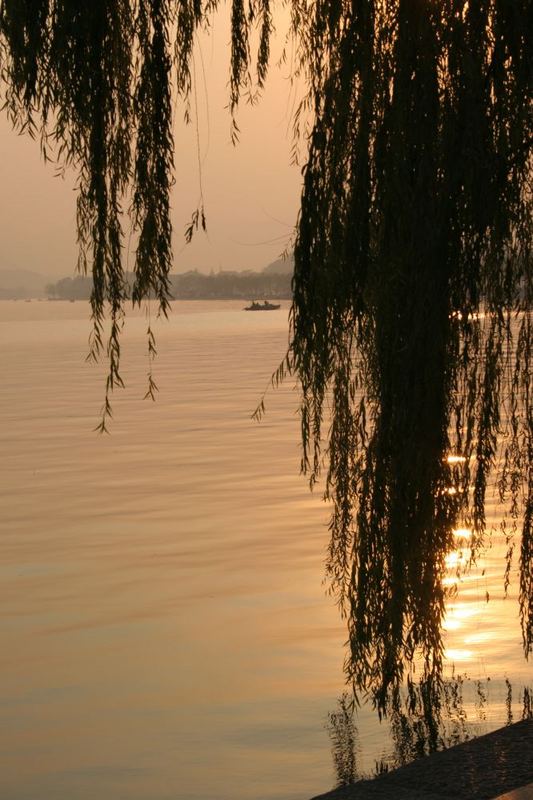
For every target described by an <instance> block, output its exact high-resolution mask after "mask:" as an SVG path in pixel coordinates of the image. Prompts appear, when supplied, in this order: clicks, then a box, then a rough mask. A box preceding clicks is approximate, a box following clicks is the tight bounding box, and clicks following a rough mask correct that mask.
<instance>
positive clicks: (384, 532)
mask: <svg viewBox="0 0 533 800" xmlns="http://www.w3.org/2000/svg"><path fill="white" fill-rule="evenodd" d="M528 7H529V4H528V3H525V2H524V3H523V2H520V1H519V2H513V3H510V2H500V1H498V0H477V1H476V2H470V3H466V2H462V1H461V2H458V0H446V1H445V2H440V1H439V2H431V0H397V2H379V1H378V0H375V2H374V1H373V0H368V1H367V2H353V3H348V2H346V3H337V2H331V3H324V4H322V3H321V4H310V6H309V7H308V8H307V9H301V8H300V10H299V14H298V18H299V19H300V20H301V19H304V18H307V19H308V20H309V21H308V24H307V29H306V40H305V43H304V45H305V53H304V66H305V67H306V68H307V70H308V74H309V75H310V82H311V97H312V101H313V106H314V112H315V121H314V128H313V131H312V135H311V138H310V145H309V157H308V162H307V165H306V169H305V176H304V189H303V195H302V205H301V216H300V220H299V227H298V236H297V242H296V251H295V264H296V268H295V276H294V304H293V312H292V326H293V338H292V349H291V353H290V354H289V357H290V359H292V365H293V367H294V369H295V370H296V372H297V374H298V377H299V379H300V381H301V385H302V390H303V402H302V430H303V442H304V467H305V468H306V469H308V470H310V471H311V476H312V479H314V477H315V475H316V474H317V473H318V472H319V471H320V468H321V465H322V458H323V453H324V452H325V457H326V461H327V491H328V494H329V496H330V497H331V499H332V500H333V509H334V510H333V515H332V520H331V543H330V550H329V560H328V572H329V574H330V577H331V580H332V583H333V588H334V590H335V591H336V593H337V596H338V599H339V602H340V603H341V605H342V607H343V608H344V610H345V611H346V614H347V618H348V624H349V637H350V653H349V657H348V659H347V671H348V674H349V676H350V677H351V678H352V679H353V682H354V685H355V687H356V689H357V690H358V691H363V692H364V691H368V692H370V693H371V695H372V696H373V698H374V701H375V703H376V704H377V706H378V708H379V709H381V710H385V709H386V708H387V703H388V700H389V699H390V698H391V697H394V695H395V693H396V692H397V689H398V687H399V686H400V684H401V681H402V679H403V678H404V673H405V671H406V669H408V665H410V664H411V663H412V661H413V659H414V658H415V655H416V654H417V653H418V654H419V655H421V656H422V660H423V669H422V672H423V677H424V679H425V680H431V679H432V678H435V679H437V680H438V679H439V677H440V675H441V673H442V658H443V645H442V638H441V624H442V620H443V615H444V603H445V593H444V589H443V583H442V578H443V575H444V572H445V563H444V560H445V556H446V554H447V553H448V552H449V551H450V549H451V548H452V531H453V526H454V524H457V520H459V519H461V518H463V519H465V520H466V523H467V524H469V525H470V526H471V527H472V529H473V532H474V549H475V548H476V546H477V545H479V543H480V541H481V538H482V536H483V532H484V529H485V514H484V508H485V498H486V490H487V486H488V482H489V476H490V474H491V472H492V470H493V469H494V467H495V466H498V464H499V467H500V483H499V485H500V492H501V495H502V499H503V500H505V499H507V501H508V503H509V506H510V509H509V510H510V513H511V517H512V518H514V519H518V518H520V517H521V523H522V539H521V555H520V609H521V616H522V628H523V636H524V648H525V651H526V655H527V654H528V653H529V652H530V650H531V644H532V636H533V630H532V622H533V614H532V611H533V608H532V603H533V598H532V589H533V586H532V581H533V575H532V570H533V533H532V513H533V505H532V502H533V497H532V488H533V474H532V466H533V465H532V456H533V410H532V404H531V399H532V398H531V390H532V387H531V368H532V358H531V356H532V329H531V301H532V297H533V285H532V275H531V252H530V247H531V195H530V192H531V183H530V179H531V173H530V170H531V134H532V128H531V116H530V114H531V52H532V50H531V42H528V40H527V37H528V32H530V31H531V25H528ZM318 67H319V68H318ZM504 420H509V422H508V424H507V429H506V430H503V422H504ZM326 421H327V423H328V424H329V425H330V427H329V429H328V430H327V431H325V430H324V426H325V422H326ZM502 440H503V451H502V450H501V449H500V443H501V442H502ZM449 454H456V455H459V456H460V457H461V458H462V459H463V460H462V461H459V463H458V464H457V463H456V464H455V465H454V464H453V463H449V461H448V459H447V456H448V455H449ZM406 665H407V666H406Z"/></svg>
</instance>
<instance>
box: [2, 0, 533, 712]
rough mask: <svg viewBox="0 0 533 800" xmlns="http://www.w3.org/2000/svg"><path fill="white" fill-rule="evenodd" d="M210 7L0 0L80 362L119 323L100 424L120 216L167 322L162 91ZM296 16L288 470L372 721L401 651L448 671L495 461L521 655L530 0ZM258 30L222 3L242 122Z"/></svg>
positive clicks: (436, 670)
mask: <svg viewBox="0 0 533 800" xmlns="http://www.w3.org/2000/svg"><path fill="white" fill-rule="evenodd" d="M216 5H217V3H216V0H207V2H205V1H204V2H202V0H182V1H180V2H173V1H172V0H95V2H92V3H87V4H83V3H75V2H73V0H24V1H23V2H21V1H20V0H0V69H1V77H2V86H3V92H4V95H5V107H6V109H7V112H8V114H9V116H10V118H11V120H12V121H13V123H14V124H15V126H16V127H18V128H19V129H27V130H28V131H29V132H30V133H31V134H33V135H34V136H35V135H40V137H41V142H42V147H43V150H45V151H46V149H47V147H48V145H49V144H50V143H52V144H53V146H54V147H55V150H56V153H57V155H58V157H59V158H60V160H62V161H63V162H65V163H66V164H67V165H72V166H74V167H75V168H76V170H77V173H78V176H79V177H78V237H79V242H80V268H81V269H82V271H85V270H87V269H89V268H90V269H91V271H92V274H93V279H94V290H93V296H92V301H91V302H92V309H93V318H94V323H95V329H94V330H95V335H94V341H93V352H94V353H95V355H96V354H98V352H99V351H100V350H101V348H102V347H103V344H104V343H103V327H102V325H103V319H104V310H105V305H106V303H107V304H109V307H110V316H111V334H110V337H109V339H108V342H107V353H108V357H109V364H110V371H109V378H108V393H107V398H106V412H108V411H109V405H108V403H109V401H108V397H109V392H110V391H111V390H112V389H113V387H114V386H115V385H116V384H117V383H120V373H119V358H120V345H119V333H120V328H121V325H122V319H123V309H124V303H125V299H126V294H127V292H126V285H125V277H124V270H123V258H122V249H123V230H122V219H123V214H122V212H123V205H124V203H125V202H126V200H125V198H130V209H129V210H130V214H131V219H132V224H133V228H134V232H135V234H136V238H137V241H138V246H137V250H136V259H135V285H134V288H133V300H134V301H135V302H140V301H141V300H142V298H143V297H146V296H148V295H155V296H157V297H158V298H159V301H160V305H161V309H162V311H163V312H166V310H167V307H168V299H169V295H168V288H169V284H168V272H169V269H170V266H171V259H172V255H171V222H170V203H169V192H170V189H171V186H172V183H173V163H174V157H175V152H174V140H173V133H172V124H173V114H172V102H173V91H174V89H173V87H175V92H176V94H178V95H181V96H182V97H183V98H184V99H185V101H186V100H187V97H188V94H189V92H190V90H191V81H192V78H191V74H192V73H191V70H190V64H191V59H192V52H193V45H194V39H195V35H196V31H197V29H198V27H199V26H207V25H208V23H209V18H210V15H211V13H213V12H214V11H215V9H216ZM289 6H290V10H291V14H292V34H293V36H294V37H295V40H296V48H297V52H298V55H299V58H298V59H297V60H296V64H297V66H296V71H297V72H298V74H299V75H300V76H303V77H304V78H305V80H306V81H307V88H308V94H307V96H306V102H307V103H308V104H309V105H310V107H311V110H312V129H311V134H310V137H309V142H308V146H309V151H308V159H307V163H306V166H305V169H304V184H303V191H302V203H301V213H300V217H299V221H298V228H297V237H296V248H295V275H294V302H293V307H292V312H291V345H290V350H289V354H288V358H287V362H286V363H287V365H288V367H289V368H290V369H292V370H293V371H294V372H295V373H296V375H297V377H298V379H299V381H300V383H301V389H302V406H301V412H302V434H303V446H304V450H303V465H304V468H305V469H307V470H309V471H310V473H311V479H312V480H314V479H315V477H316V476H317V475H318V472H319V471H320V468H321V466H322V465H323V463H324V462H325V463H326V465H327V467H326V474H327V492H328V494H329V496H330V497H331V499H332V501H333V514H332V519H331V543H330V549H329V558H328V573H329V575H330V578H331V581H332V586H333V589H334V591H335V592H336V594H337V597H338V599H339V602H340V604H341V606H342V607H343V609H344V610H345V612H346V614H347V619H348V624H349V633H350V654H349V657H348V659H347V670H348V674H349V676H350V677H351V679H352V680H353V683H354V686H355V688H356V690H357V691H358V692H362V693H365V692H368V693H370V694H371V696H372V697H373V699H374V701H375V703H376V705H377V706H378V708H379V709H380V710H385V709H386V708H387V704H388V701H389V699H390V698H391V697H393V696H394V695H395V693H397V691H398V688H399V686H400V684H401V682H402V680H403V678H404V675H405V671H406V669H407V670H409V664H410V663H411V662H412V660H413V658H414V656H415V654H416V653H417V652H419V653H420V654H421V656H422V659H423V664H424V666H423V677H424V679H426V680H432V679H433V678H436V679H437V680H438V678H439V676H440V675H441V671H442V657H443V645H442V637H441V623H442V619H443V614H444V602H445V595H444V589H443V585H442V578H443V574H444V570H445V556H446V554H447V553H448V552H449V550H450V549H451V546H452V529H453V526H454V524H456V522H457V520H458V519H461V520H463V521H465V523H468V524H469V525H470V526H471V527H472V529H473V531H474V534H475V540H474V547H475V546H476V545H478V544H479V543H480V541H481V538H482V536H483V532H484V528H485V514H484V508H485V496H486V491H487V486H488V483H489V477H490V475H491V473H492V470H493V469H494V467H495V466H498V465H499V488H500V493H501V496H502V499H507V501H508V504H509V511H510V516H511V519H512V520H514V521H515V522H516V524H517V525H518V526H521V529H522V530H521V532H522V537H521V553H520V609H521V618H522V627H523V633H524V646H525V651H526V655H527V653H528V652H529V651H530V650H531V644H532V637H533V631H532V619H533V592H532V589H533V587H532V581H533V577H532V567H533V533H532V516H533V498H532V486H533V411H532V404H531V392H532V387H531V362H532V344H533V343H532V328H531V325H532V323H531V301H532V278H531V253H530V248H531V207H530V204H531V135H532V129H531V53H532V48H531V43H530V41H528V36H529V35H530V31H531V30H532V29H533V26H532V25H531V19H530V4H529V3H528V2H526V0H512V1H511V0H471V2H466V0H438V1H437V0H351V1H350V2H348V1H347V0H324V1H323V0H321V1H320V2H316V1H315V2H311V0H291V2H290V3H289ZM274 18H275V16H274V12H273V9H272V8H271V3H270V2H269V0H252V2H249V3H245V2H244V0H233V2H232V8H231V37H232V41H231V59H230V61H231V64H230V71H229V96H230V103H229V104H230V108H231V110H232V112H234V111H235V109H236V106H237V103H238V99H239V95H240V93H241V92H242V91H243V90H248V89H250V86H251V83H252V78H251V63H250V62H251V51H252V49H253V48H252V47H251V44H250V33H251V29H252V28H253V27H254V26H258V28H259V37H258V38H259V44H258V61H257V68H256V72H257V82H258V85H259V86H262V84H263V82H264V80H265V76H266V69H267V65H268V60H269V41H270V36H271V32H272V29H273V19H274ZM235 131H236V128H234V132H235ZM195 219H196V225H197V224H198V220H200V219H202V220H203V209H200V210H198V212H197V213H196V216H194V215H193V227H194V220H195ZM191 232H192V229H191ZM150 341H151V340H150ZM504 420H509V422H508V423H506V429H505V430H504V429H503V425H504ZM104 422H105V420H104ZM502 442H503V445H502V444H501V443H502ZM502 448H503V449H502ZM450 453H454V454H459V455H460V456H461V458H462V459H463V460H462V461H460V462H458V463H450V462H449V461H448V460H447V455H448V454H450Z"/></svg>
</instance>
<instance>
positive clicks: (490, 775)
mask: <svg viewBox="0 0 533 800" xmlns="http://www.w3.org/2000/svg"><path fill="white" fill-rule="evenodd" d="M531 783H533V719H526V720H521V721H520V722H515V723H513V724H512V725H508V726H506V727H504V728H499V729H498V730H496V731H492V733H487V734H484V735H483V736H478V737H476V738H475V739H471V740H469V741H467V742H463V743H462V744H458V745H455V746H454V747H450V748H448V749H447V750H441V751H439V752H437V753H432V754H431V755H429V756H426V757H424V758H420V759H417V760H416V761H412V762H411V763H410V764H406V765H405V766H403V767H398V769H395V770H393V771H392V772H388V773H385V774H384V775H380V776H378V777H376V778H373V779H370V780H360V781H356V782H355V783H353V784H351V785H349V786H343V787H340V788H338V789H334V790H333V791H330V792H326V793H324V794H320V795H316V796H315V797H313V798H311V800H493V799H496V798H498V797H499V796H500V795H502V794H505V793H506V792H511V791H513V790H515V789H520V788H522V787H527V785H528V784H531ZM502 800H503V798H502Z"/></svg>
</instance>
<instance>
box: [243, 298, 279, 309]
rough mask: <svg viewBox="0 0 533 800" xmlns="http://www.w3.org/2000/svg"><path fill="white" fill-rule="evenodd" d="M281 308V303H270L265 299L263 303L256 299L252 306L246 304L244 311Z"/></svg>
mask: <svg viewBox="0 0 533 800" xmlns="http://www.w3.org/2000/svg"><path fill="white" fill-rule="evenodd" d="M278 308H280V303H278V304H277V305H276V303H269V302H268V300H263V302H262V303H257V302H256V301H255V300H254V301H253V302H252V305H251V306H246V308H245V309H244V311H275V310H276V309H278Z"/></svg>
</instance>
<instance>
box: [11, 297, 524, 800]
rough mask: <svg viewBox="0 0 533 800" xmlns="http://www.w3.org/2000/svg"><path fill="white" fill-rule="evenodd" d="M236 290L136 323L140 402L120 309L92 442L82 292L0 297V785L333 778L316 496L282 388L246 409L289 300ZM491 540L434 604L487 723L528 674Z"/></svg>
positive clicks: (222, 799) (338, 637)
mask: <svg viewBox="0 0 533 800" xmlns="http://www.w3.org/2000/svg"><path fill="white" fill-rule="evenodd" d="M244 305H245V303H239V302H233V301H227V302H217V301H211V302H203V301H190V302H176V303H174V304H173V313H172V315H171V317H170V319H169V320H168V321H166V322H164V321H163V322H155V324H154V328H155V331H156V336H157V346H158V351H159V355H158V358H157V359H156V361H155V364H154V377H155V380H156V382H157V384H158V386H159V389H160V391H159V393H158V396H157V402H156V403H152V402H151V401H147V400H144V401H143V399H142V398H143V395H144V394H145V392H146V381H147V379H146V374H147V369H148V361H147V354H146V339H145V330H146V327H147V320H146V316H145V314H144V313H143V312H139V311H137V312H135V313H134V314H132V315H129V316H128V318H127V321H126V327H125V330H124V334H123V377H124V380H125V382H126V388H125V389H124V390H118V391H117V392H115V396H114V400H113V411H114V419H113V420H112V423H111V434H110V435H109V436H107V435H98V434H97V433H95V432H94V430H93V429H94V428H95V426H96V425H97V424H98V422H99V410H100V407H101V405H102V400H103V391H104V383H103V381H104V375H105V366H102V365H97V366H95V365H91V364H88V363H86V362H85V355H86V351H87V339H88V334H89V332H90V323H89V321H88V318H89V309H88V304H86V303H83V302H76V303H61V302H44V301H43V302H37V301H32V302H31V303H25V302H21V301H18V302H14V301H2V302H0V342H1V355H0V359H1V368H2V375H3V382H2V393H1V409H0V410H1V419H2V454H3V457H2V476H1V482H0V492H1V495H2V509H3V511H2V517H1V520H0V528H1V533H0V535H1V542H2V548H1V553H2V556H1V564H0V575H1V578H2V580H1V595H2V597H1V604H0V615H1V619H0V626H1V636H2V650H1V654H0V660H1V675H2V680H1V683H0V704H1V709H2V721H3V724H2V726H1V732H0V796H2V797H5V798H9V800H36V798H39V800H85V799H87V800H89V798H90V800H94V798H99V800H117V799H118V798H120V800H170V799H171V798H172V800H306V798H309V797H310V796H312V795H313V794H317V793H318V792H320V791H326V790H328V789H330V788H332V786H333V785H334V783H335V774H334V768H333V761H332V757H331V752H330V750H331V742H330V731H328V729H327V720H328V713H330V712H332V711H334V710H335V708H336V707H337V699H338V698H339V696H340V695H341V694H342V692H343V690H344V678H343V670H342V662H343V658H344V641H345V638H346V636H345V631H344V627H343V624H342V621H341V620H340V618H339V614H338V611H337V609H336V607H335V605H334V602H333V600H332V599H331V598H330V597H329V596H328V595H327V593H326V588H327V587H325V585H324V584H323V573H324V560H325V550H326V546H327V542H328V530H327V522H328V508H327V506H326V505H324V503H323V502H322V499H321V492H320V488H318V489H315V492H314V493H313V494H311V493H310V492H309V490H308V487H307V483H306V480H305V478H303V477H302V476H301V475H299V460H300V450H299V421H298V415H297V408H298V394H297V392H296V391H295V389H294V386H293V385H292V383H291V382H290V381H288V382H287V383H286V384H285V385H283V386H282V387H281V388H279V389H277V390H276V391H270V392H269V394H268V395H267V401H266V405H267V415H266V417H265V418H264V420H263V421H262V422H261V423H259V424H258V423H256V422H253V421H252V420H251V414H252V412H253V411H254V409H255V407H256V406H257V404H258V402H259V401H260V399H261V396H262V392H263V390H264V389H265V387H266V386H267V384H268V382H269V378H270V375H271V373H272V372H273V371H274V370H275V368H276V367H277V365H278V364H279V362H280V361H281V359H282V357H283V355H284V352H285V348H286V346H287V339H288V322H287V312H288V307H287V306H288V304H286V303H285V304H283V305H284V306H285V307H282V309H280V310H279V311H272V312H268V313H257V314H250V313H247V314H245V313H243V312H242V307H243V306H244ZM152 322H153V323H154V320H152ZM489 510H490V514H489V516H490V515H492V519H493V520H496V518H497V502H496V500H495V499H494V497H491V499H490V500H489ZM502 547H504V545H503V543H502V542H501V541H500V540H499V537H498V536H494V537H493V546H492V547H491V548H490V549H488V550H487V552H486V553H484V554H483V555H482V556H481V557H480V559H479V561H478V565H477V567H476V570H475V571H474V572H472V573H471V575H469V576H468V577H466V578H464V579H463V581H462V583H461V585H460V588H459V593H458V596H457V597H456V598H455V599H454V600H453V601H451V603H450V608H449V614H448V621H447V628H448V633H447V648H448V655H449V661H450V670H451V668H452V662H453V664H454V665H455V672H456V674H461V673H465V672H466V673H468V675H469V676H471V678H473V679H478V678H480V679H482V680H483V681H487V679H488V678H490V681H488V682H487V683H486V684H484V686H485V688H486V692H488V695H489V697H488V702H487V704H486V705H484V704H482V703H481V704H480V703H479V701H478V700H477V699H476V692H475V691H474V690H473V687H472V691H471V692H470V694H468V691H467V695H468V696H467V698H466V707H467V711H468V714H469V718H471V719H472V725H473V727H474V728H475V729H476V730H479V731H487V730H490V729H492V728H495V727H498V726H499V725H501V724H503V722H504V721H505V718H506V714H507V709H506V684H505V678H508V679H509V680H510V681H511V682H512V684H513V687H516V688H517V689H518V687H519V686H520V685H523V684H525V683H527V682H528V679H529V681H530V680H531V675H530V666H528V665H527V663H526V662H525V661H524V659H523V655H522V647H521V634H520V627H519V621H518V605H517V602H516V587H515V585H514V584H513V585H512V586H511V590H510V593H509V597H508V598H507V599H503V597H502V593H503V592H502V586H503V572H504V564H503V559H502ZM459 558H460V552H459V550H458V553H457V555H456V556H455V559H459ZM454 568H455V564H454V559H453V558H452V559H451V560H450V570H451V575H452V573H453V570H454ZM450 579H452V578H451V577H450ZM487 592H488V593H489V595H490V598H491V599H490V602H489V603H487V602H486V594H487ZM516 713H518V711H517V712H516ZM357 726H358V730H359V735H358V760H359V764H360V768H361V769H362V770H363V771H372V769H373V768H374V764H375V762H376V761H380V760H385V761H386V760H387V759H389V758H390V751H391V743H390V739H389V736H388V733H387V725H386V724H383V725H381V726H380V725H379V723H378V721H377V720H376V719H375V717H374V715H373V714H372V713H371V712H370V711H369V710H368V709H364V708H363V709H362V710H361V711H360V713H359V716H358V719H357Z"/></svg>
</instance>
